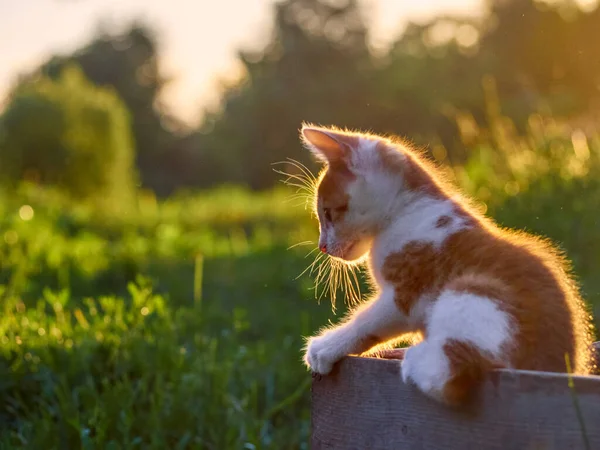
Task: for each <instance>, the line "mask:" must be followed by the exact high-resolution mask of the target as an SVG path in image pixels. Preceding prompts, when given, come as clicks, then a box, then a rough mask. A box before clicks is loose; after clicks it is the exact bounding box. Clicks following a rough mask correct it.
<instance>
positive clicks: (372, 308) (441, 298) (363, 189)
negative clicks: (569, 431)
mask: <svg viewBox="0 0 600 450" xmlns="http://www.w3.org/2000/svg"><path fill="white" fill-rule="evenodd" d="M301 137H302V140H303V142H304V144H305V146H306V147H307V148H308V149H310V150H311V151H312V152H313V153H314V155H315V156H316V157H317V158H318V159H320V160H321V161H322V162H324V163H325V168H324V170H323V171H322V173H321V175H320V176H319V178H318V180H317V183H318V186H317V195H316V199H315V207H316V211H317V213H318V218H319V222H320V240H319V247H320V248H321V250H322V251H324V252H326V253H328V254H329V255H330V256H332V257H335V258H338V259H342V260H345V261H355V260H359V259H361V258H365V259H367V261H368V267H369V271H370V274H371V278H372V281H373V283H374V285H375V287H376V288H377V293H376V295H375V297H374V298H373V299H372V300H370V301H368V302H365V303H364V304H362V305H361V306H360V307H359V308H357V309H355V310H354V311H353V312H352V313H351V314H350V315H349V316H348V317H347V318H346V320H344V321H343V323H341V324H340V325H338V326H336V327H332V328H326V329H324V330H323V331H322V332H321V333H320V334H319V335H318V336H315V337H312V338H310V339H309V340H308V342H307V347H306V354H305V357H304V361H305V362H306V364H307V365H308V366H309V367H310V368H311V369H312V370H313V372H316V373H319V374H327V373H329V372H330V371H331V369H332V367H333V364H334V363H335V362H336V361H338V360H339V359H341V358H342V357H344V356H345V355H350V354H361V353H363V352H365V351H367V350H369V349H371V348H373V347H374V346H376V345H377V344H380V343H383V342H386V341H389V340H392V339H397V338H399V337H400V336H403V335H408V334H411V333H418V334H420V335H421V336H422V337H423V340H422V341H421V342H420V343H418V344H417V345H414V346H412V347H410V348H409V349H408V350H407V351H406V353H405V357H404V360H403V362H402V379H403V380H404V382H411V383H414V384H415V385H416V386H417V387H418V388H419V389H420V390H421V391H423V392H424V393H425V394H427V395H428V396H430V397H432V398H434V399H437V400H439V401H442V402H445V403H448V404H456V403H461V402H462V401H464V400H465V399H466V398H467V396H468V394H469V393H470V392H472V391H473V387H474V386H475V383H477V382H478V381H480V380H481V379H482V377H483V376H484V375H485V372H486V370H488V369H490V368H493V367H506V368H515V369H526V370H544V371H555V372H565V371H566V365H565V354H568V355H569V357H570V361H571V364H572V367H573V371H574V372H575V373H579V374H586V373H588V371H589V369H590V368H589V367H588V366H589V365H590V353H589V348H590V344H591V342H592V341H591V323H590V317H589V314H588V313H587V312H586V311H585V309H584V306H583V302H582V301H581V299H580V297H579V294H578V290H577V287H576V286H575V284H574V282H573V281H572V279H571V278H570V275H569V273H568V264H567V262H566V261H565V260H564V259H563V257H562V256H561V255H560V254H559V253H558V252H557V251H556V250H555V249H554V248H553V247H552V246H551V244H549V243H548V242H546V241H544V240H541V239H539V238H536V237H533V236H530V235H527V234H524V233H520V232H513V231H508V230H503V229H500V228H499V227H498V226H496V225H495V224H494V223H493V222H492V221H491V220H490V219H488V218H486V217H484V216H483V215H482V214H480V213H479V212H478V211H477V210H476V209H475V208H473V207H472V206H470V205H469V203H468V201H467V200H466V199H465V197H463V196H462V195H461V194H460V193H459V192H458V191H457V190H456V189H455V188H454V187H453V186H451V185H450V184H449V183H448V182H446V181H445V180H443V179H442V177H441V175H440V171H439V170H438V169H437V168H436V167H435V166H434V165H433V164H431V163H430V162H428V161H427V160H426V159H425V158H423V157H422V156H420V155H419V154H417V153H416V152H415V151H414V150H412V149H410V148H409V147H408V146H407V145H405V144H403V143H399V142H393V141H391V140H389V139H387V138H383V137H380V136H375V135H369V134H364V133H358V132H350V131H342V130H339V129H336V128H322V127H315V126H311V125H304V126H303V128H302V132H301Z"/></svg>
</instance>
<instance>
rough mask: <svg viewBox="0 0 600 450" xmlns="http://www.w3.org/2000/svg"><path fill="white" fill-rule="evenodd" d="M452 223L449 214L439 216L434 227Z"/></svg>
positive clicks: (442, 226)
mask: <svg viewBox="0 0 600 450" xmlns="http://www.w3.org/2000/svg"><path fill="white" fill-rule="evenodd" d="M451 223H452V217H450V216H440V217H439V219H438V220H437V222H436V223H435V227H436V228H444V227H447V226H448V225H450V224H451Z"/></svg>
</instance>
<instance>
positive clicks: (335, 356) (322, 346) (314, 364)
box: [304, 332, 344, 375]
mask: <svg viewBox="0 0 600 450" xmlns="http://www.w3.org/2000/svg"><path fill="white" fill-rule="evenodd" d="M337 340H338V339H337V338H336V336H335V334H334V333H333V332H328V333H326V334H324V335H322V336H314V337H312V338H310V339H309V340H308V345H307V347H306V353H305V354H304V362H305V364H306V365H307V366H308V367H310V368H311V370H312V371H313V372H315V373H318V374H321V375H327V374H328V373H329V372H331V369H332V368H333V365H334V364H335V363H336V362H337V361H339V360H340V359H341V358H342V357H343V356H344V354H343V352H341V351H340V345H339V343H338V342H337Z"/></svg>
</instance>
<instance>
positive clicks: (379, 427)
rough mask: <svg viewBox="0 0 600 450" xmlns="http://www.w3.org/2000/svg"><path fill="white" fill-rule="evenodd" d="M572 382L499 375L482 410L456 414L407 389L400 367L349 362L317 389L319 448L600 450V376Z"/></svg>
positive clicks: (482, 399) (562, 377)
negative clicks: (572, 387)
mask: <svg viewBox="0 0 600 450" xmlns="http://www.w3.org/2000/svg"><path fill="white" fill-rule="evenodd" d="M595 346H596V348H597V349H600V342H597V343H596V344H595ZM599 353H600V352H599ZM387 356H391V357H394V356H396V357H397V356H398V353H392V354H390V355H387ZM572 379H573V382H574V389H573V390H571V389H570V388H569V383H568V376H567V375H566V374H561V373H549V372H532V371H518V370H517V371H515V370H496V371H494V372H492V373H491V374H490V376H489V377H488V379H487V381H486V382H485V383H484V385H483V386H482V389H481V391H480V392H479V393H478V395H477V401H476V403H474V404H472V405H470V406H469V407H468V408H462V409H451V408H449V407H446V406H443V405H440V404H438V403H437V402H435V401H433V400H431V399H429V398H427V397H425V396H424V395H423V394H422V393H421V392H419V391H418V390H417V388H415V387H414V386H411V385H405V384H404V383H402V381H401V377H400V361H398V360H393V359H378V358H364V357H347V358H344V359H343V360H342V361H340V363H339V364H337V365H336V367H335V368H334V371H333V372H332V373H331V374H330V375H327V376H323V377H316V378H315V379H314V381H313V385H312V438H311V445H312V447H311V448H312V449H315V450H318V449H356V450H379V449H381V450H389V449H393V450H402V449H431V450H433V449H467V450H468V449H474V450H487V449H498V450H500V449H502V450H504V449H528V450H529V449H531V450H533V449H556V450H559V449H567V450H575V449H583V450H585V449H588V448H589V449H600V376H594V375H590V376H585V377H580V376H574V377H572ZM573 394H575V395H576V400H574V395H573ZM578 410H579V411H578ZM582 422H583V424H582ZM584 430H585V433H584Z"/></svg>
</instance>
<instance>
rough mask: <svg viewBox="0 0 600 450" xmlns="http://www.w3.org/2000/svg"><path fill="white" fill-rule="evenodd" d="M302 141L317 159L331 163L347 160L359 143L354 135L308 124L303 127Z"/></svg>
mask: <svg viewBox="0 0 600 450" xmlns="http://www.w3.org/2000/svg"><path fill="white" fill-rule="evenodd" d="M302 141H303V142H304V145H305V146H306V147H308V149H309V150H310V151H311V152H312V153H313V154H314V155H315V156H316V157H317V159H319V160H320V161H323V162H326V163H329V164H336V163H340V162H344V161H345V160H346V161H347V160H348V159H349V157H350V152H351V150H352V148H353V147H354V146H356V144H357V142H356V141H357V139H356V138H355V137H354V136H348V135H346V134H343V133H338V132H335V131H331V130H328V129H324V128H317V127H312V126H308V125H307V126H303V127H302Z"/></svg>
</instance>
